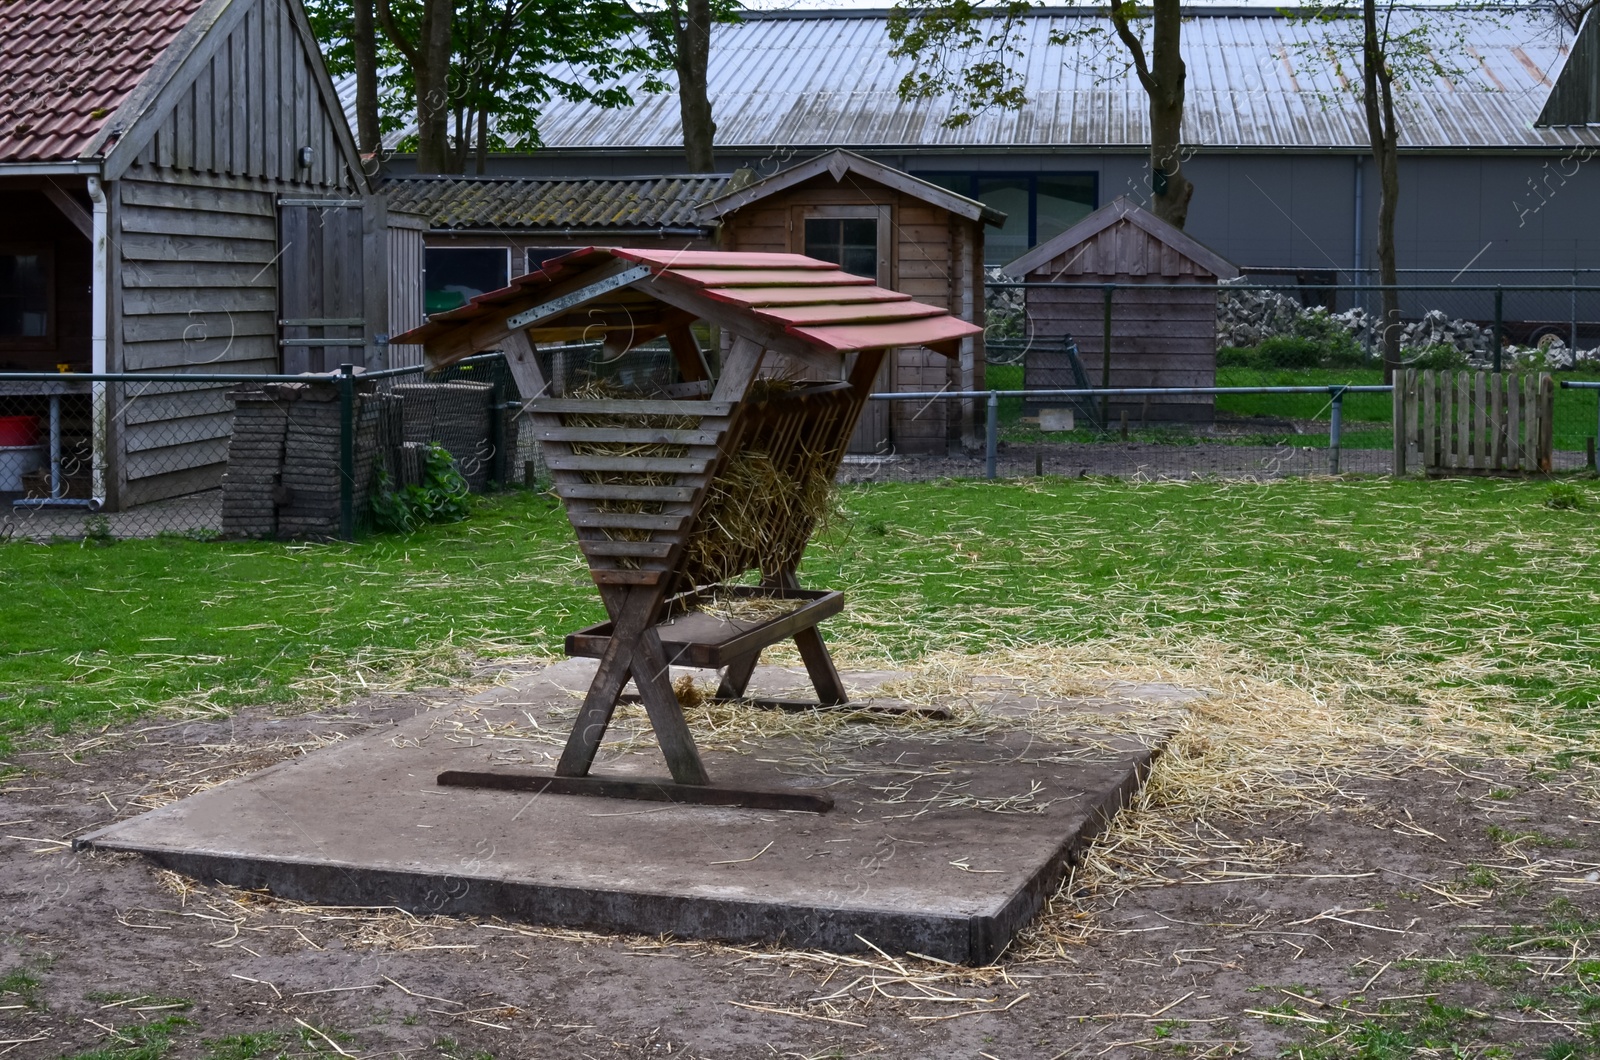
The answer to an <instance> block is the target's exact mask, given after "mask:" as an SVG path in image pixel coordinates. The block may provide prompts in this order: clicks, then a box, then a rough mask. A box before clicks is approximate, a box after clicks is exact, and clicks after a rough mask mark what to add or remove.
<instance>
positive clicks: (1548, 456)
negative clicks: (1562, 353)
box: [1539, 373, 1556, 475]
mask: <svg viewBox="0 0 1600 1060" xmlns="http://www.w3.org/2000/svg"><path fill="white" fill-rule="evenodd" d="M1555 403H1556V381H1555V380H1554V379H1553V378H1551V377H1550V375H1549V374H1548V373H1545V374H1542V375H1540V376H1539V470H1540V471H1542V472H1543V473H1545V474H1546V475H1548V474H1549V473H1550V472H1551V471H1553V470H1555V440H1556V430H1555V428H1556V417H1555Z"/></svg>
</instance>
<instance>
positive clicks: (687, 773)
mask: <svg viewBox="0 0 1600 1060" xmlns="http://www.w3.org/2000/svg"><path fill="white" fill-rule="evenodd" d="M670 665H671V664H670V662H669V661H668V659H667V653H666V650H665V649H664V648H663V647H662V645H661V635H660V634H659V633H657V632H656V631H655V627H653V626H652V627H648V628H646V629H644V630H643V631H641V632H640V634H639V644H638V648H637V650H635V651H634V653H633V683H634V686H635V687H637V688H638V689H639V698H640V699H642V700H644V709H645V713H647V714H649V715H650V727H651V728H652V729H654V730H655V734H656V742H657V743H659V744H660V745H661V753H662V755H663V756H665V758H666V760H667V768H668V769H670V770H671V771H672V779H673V780H676V781H677V782H678V783H679V784H709V783H711V778H710V777H708V776H706V767H705V766H704V765H702V764H701V762H700V752H699V751H698V750H697V749H696V748H695V745H694V737H693V736H691V735H690V733H689V725H688V723H687V722H685V721H684V720H683V707H682V706H681V705H680V704H679V703H678V695H677V693H676V692H674V691H673V690H672V671H671V669H669V667H670Z"/></svg>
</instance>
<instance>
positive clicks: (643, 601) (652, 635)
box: [556, 588, 710, 784]
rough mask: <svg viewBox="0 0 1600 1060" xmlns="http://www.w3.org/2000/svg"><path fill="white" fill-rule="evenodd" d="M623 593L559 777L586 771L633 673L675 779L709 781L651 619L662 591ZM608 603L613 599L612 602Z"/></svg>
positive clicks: (703, 782)
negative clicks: (623, 689)
mask: <svg viewBox="0 0 1600 1060" xmlns="http://www.w3.org/2000/svg"><path fill="white" fill-rule="evenodd" d="M619 595H622V600H621V601H620V602H619V605H618V607H617V609H616V610H615V611H614V612H613V614H612V621H613V622H615V624H616V625H615V627H614V630H613V632H612V635H611V642H610V643H609V644H608V645H607V646H606V652H605V655H603V656H602V657H601V659H600V666H599V668H598V669H597V670H596V671H595V675H594V681H593V682H591V683H590V685H589V694H588V695H587V696H585V697H584V700H583V709H581V710H580V711H578V717H577V720H576V721H575V722H573V726H572V734H571V735H570V736H568V737H567V746H566V749H565V750H564V751H562V752H561V761H560V762H559V763H558V764H557V765H556V776H558V777H582V776H587V775H588V773H589V767H590V766H592V765H593V764H594V756H595V753H596V752H597V751H599V750H600V741H601V740H602V739H603V738H604V737H605V734H606V728H607V726H609V725H610V724H611V715H612V713H613V712H614V711H615V710H616V707H617V698H618V697H619V696H620V695H621V694H622V686H623V685H626V684H627V683H628V678H629V677H630V676H631V677H632V678H633V683H634V685H635V687H637V688H638V689H639V698H640V699H642V700H643V701H644V709H645V713H647V714H648V715H649V716H650V725H651V727H652V728H653V729H655V733H656V740H657V741H659V742H660V744H661V753H662V754H663V755H665V756H666V759H667V768H668V769H669V770H671V771H672V779H673V780H675V781H677V782H678V783H679V784H708V783H710V779H709V778H708V777H707V776H706V769H705V766H704V765H702V764H701V762H700V752H699V751H698V750H697V749H696V748H695V745H694V738H693V737H692V736H690V735H689V726H688V723H687V722H685V721H684V720H683V709H682V708H681V707H680V706H679V705H678V697H677V694H676V693H675V692H673V690H672V676H671V670H670V669H669V666H670V663H669V662H668V660H667V655H666V651H665V650H664V649H663V648H662V647H661V637H660V636H659V635H658V634H657V633H656V631H655V629H654V627H653V625H652V623H653V621H654V618H655V611H656V606H657V605H658V604H659V602H660V593H659V592H658V591H656V590H655V589H654V588H639V589H633V590H631V591H629V592H627V593H626V594H619ZM608 603H609V601H608Z"/></svg>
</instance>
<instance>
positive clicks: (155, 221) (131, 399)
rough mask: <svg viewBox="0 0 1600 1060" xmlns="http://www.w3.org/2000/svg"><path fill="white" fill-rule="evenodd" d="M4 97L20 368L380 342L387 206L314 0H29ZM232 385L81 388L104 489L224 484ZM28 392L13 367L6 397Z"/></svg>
mask: <svg viewBox="0 0 1600 1060" xmlns="http://www.w3.org/2000/svg"><path fill="white" fill-rule="evenodd" d="M0 114H4V115H5V116H6V117H5V121H4V123H3V125H0V372H4V371H55V370H56V369H57V367H58V366H61V365H65V366H67V367H68V368H70V369H73V370H78V371H88V370H90V369H93V370H95V371H100V372H131V373H143V372H164V373H171V372H183V373H207V372H212V373H222V372H226V373H250V374H254V373H267V372H278V371H290V372H295V371H306V370H322V369H326V368H328V367H330V366H333V365H337V364H339V363H341V362H344V361H351V362H355V363H358V364H360V363H366V362H368V361H369V360H371V359H374V355H373V354H372V353H371V352H370V351H374V350H381V349H382V347H381V345H380V344H379V338H378V337H379V335H381V334H382V333H383V332H384V331H386V330H387V325H386V321H387V316H388V309H387V305H386V297H387V282H386V278H385V275H384V271H383V265H384V260H385V257H386V253H385V248H384V241H385V220H384V211H383V206H382V203H381V201H380V200H376V199H375V198H374V197H372V196H371V195H370V192H369V186H368V181H367V178H366V177H365V175H364V173H363V167H362V161H361V158H360V156H359V155H358V153H357V151H356V147H355V144H354V142H353V140H352V138H351V135H350V130H349V126H348V125H347V123H346V121H345V118H344V114H343V111H342V110H341V109H340V107H339V101H338V97H337V95H336V94H335V92H334V89H333V85H332V83H331V82H330V81H329V79H328V75H327V71H326V69H325V68H324V66H323V62H322V57H321V53H320V52H319V50H318V47H317V42H316V40H315V38H314V37H313V35H312V32H311V27H310V25H309V23H308V22H307V20H306V15H305V12H304V10H303V9H302V8H301V5H300V0H150V2H147V3H139V4H134V3H127V2H106V3H96V4H89V3H83V2H81V0H16V2H13V3H10V4H7V5H4V6H3V7H0ZM296 321H299V322H300V323H296ZM308 321H314V322H315V323H307V322H308ZM327 321H334V322H335V323H331V324H330V323H326V322H327ZM341 340H344V341H341ZM44 385H45V386H49V384H44ZM226 392H227V388H226V387H223V386H216V387H210V388H204V389H202V388H197V387H185V386H179V385H175V384H144V385H138V386H136V385H129V384H121V383H113V384H109V385H104V386H101V387H97V388H96V390H95V393H94V394H93V395H90V394H83V395H81V396H70V401H71V402H72V404H71V405H70V407H68V408H66V409H64V410H63V413H64V416H63V418H64V419H65V420H66V421H67V423H68V424H69V426H70V429H76V430H81V431H82V432H83V433H84V434H85V436H89V435H92V439H90V441H91V442H92V447H93V487H92V489H93V494H94V496H95V497H96V498H98V499H100V500H101V501H102V502H103V503H104V504H105V506H106V507H108V508H111V509H115V508H117V507H126V506H129V505H133V504H139V503H143V502H146V501H152V500H159V499H162V498H167V497H173V496H177V495H181V494H185V493H190V492H194V491H197V490H203V489H208V488H211V487H214V486H216V485H217V484H218V482H219V481H220V478H221V475H222V472H223V470H224V467H225V461H226V457H227V446H228V435H229V430H230V426H231V422H232V417H231V412H230V408H229V404H228V402H227V400H226V397H225V394H226ZM28 400H29V397H28V394H27V385H26V384H24V383H20V382H13V383H10V384H7V385H6V387H5V395H4V396H0V414H4V413H5V412H6V411H8V410H9V411H22V412H28V411H32V409H30V408H27V407H25V406H26V403H27V402H28ZM34 400H35V401H36V402H37V399H34ZM91 400H92V401H93V402H94V403H95V404H96V405H97V406H98V407H97V408H95V409H94V410H93V412H92V413H91V409H90V403H91Z"/></svg>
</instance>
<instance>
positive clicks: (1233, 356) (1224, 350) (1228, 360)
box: [1217, 346, 1255, 368]
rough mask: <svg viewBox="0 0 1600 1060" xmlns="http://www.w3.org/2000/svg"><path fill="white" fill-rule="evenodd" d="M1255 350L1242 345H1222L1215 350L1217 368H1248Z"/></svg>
mask: <svg viewBox="0 0 1600 1060" xmlns="http://www.w3.org/2000/svg"><path fill="white" fill-rule="evenodd" d="M1254 352H1255V351H1254V350H1251V349H1247V348H1245V347H1243V346H1222V347H1219V348H1218V350H1217V367H1218V368H1249V367H1250V364H1251V360H1250V357H1251V354H1253V353H1254Z"/></svg>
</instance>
